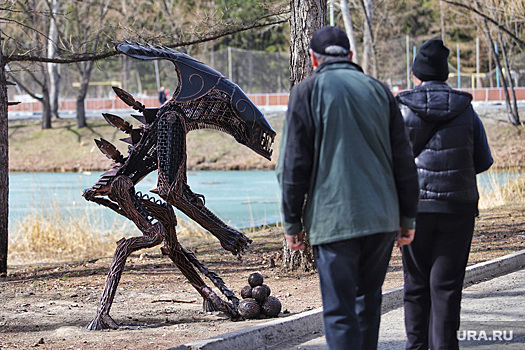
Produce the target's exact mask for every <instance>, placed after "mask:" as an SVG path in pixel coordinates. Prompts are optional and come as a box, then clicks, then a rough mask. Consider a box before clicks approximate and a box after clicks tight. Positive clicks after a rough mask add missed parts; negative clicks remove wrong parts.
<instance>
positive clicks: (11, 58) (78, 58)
mask: <svg viewBox="0 0 525 350" xmlns="http://www.w3.org/2000/svg"><path fill="white" fill-rule="evenodd" d="M263 18H264V17H263ZM287 21H288V18H284V19H276V20H273V21H269V22H264V23H258V20H257V21H255V22H254V23H252V24H250V25H244V24H241V25H239V26H232V28H229V29H226V30H223V31H218V32H215V33H211V34H207V35H205V36H203V37H201V38H197V39H195V40H190V41H180V42H177V43H171V44H165V45H162V46H166V47H169V48H177V47H181V46H189V45H195V44H200V43H204V42H207V41H212V40H216V39H218V38H221V37H224V36H227V35H232V34H235V33H239V32H243V31H246V30H250V29H255V28H262V27H267V26H271V25H275V24H281V23H285V22H287ZM118 54H120V53H119V52H117V51H114V50H113V51H107V52H103V53H100V54H95V53H86V54H78V55H75V56H74V57H70V58H48V57H44V56H31V55H6V56H5V57H4V58H5V61H6V62H7V63H9V62H19V61H25V62H46V63H64V64H67V63H78V62H86V61H97V60H101V59H105V58H109V57H112V56H115V55H118Z"/></svg>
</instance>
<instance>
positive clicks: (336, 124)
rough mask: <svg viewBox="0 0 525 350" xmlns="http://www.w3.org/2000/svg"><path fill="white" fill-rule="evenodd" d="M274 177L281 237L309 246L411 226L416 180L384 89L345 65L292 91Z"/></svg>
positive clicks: (330, 66)
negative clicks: (300, 237)
mask: <svg viewBox="0 0 525 350" xmlns="http://www.w3.org/2000/svg"><path fill="white" fill-rule="evenodd" d="M277 176H278V179H279V183H280V185H281V189H282V211H283V215H284V226H285V230H286V234H289V235H295V234H298V233H299V232H300V231H301V230H302V229H303V226H304V228H305V229H306V231H307V233H308V238H309V241H310V243H311V244H313V245H317V244H325V243H331V242H336V241H340V240H345V239H349V238H355V237H360V236H366V235H371V234H375V233H381V232H392V231H396V230H398V229H399V227H404V228H413V227H414V218H415V216H416V213H417V202H418V190H419V189H418V181H417V172H416V167H415V164H414V160H413V156H412V151H411V149H410V146H409V143H408V140H407V138H406V135H405V132H404V125H403V118H402V117H401V114H400V112H399V109H398V107H397V103H396V102H395V100H394V98H393V96H392V94H391V93H390V90H389V89H388V88H387V87H386V86H384V85H383V84H382V83H380V82H379V81H377V80H375V79H373V78H371V77H369V76H367V75H365V74H364V73H363V72H362V71H361V69H360V68H359V67H358V66H357V65H355V64H353V63H350V62H349V61H347V60H333V61H329V62H326V63H324V64H322V65H321V66H320V67H318V69H317V70H316V71H315V72H314V73H313V75H312V76H310V77H308V78H307V79H305V80H304V81H303V82H301V83H300V84H298V85H296V86H295V87H294V88H293V89H292V91H291V93H290V100H289V105H288V111H287V114H286V120H285V124H284V128H283V136H282V140H281V147H280V156H279V161H278V164H277Z"/></svg>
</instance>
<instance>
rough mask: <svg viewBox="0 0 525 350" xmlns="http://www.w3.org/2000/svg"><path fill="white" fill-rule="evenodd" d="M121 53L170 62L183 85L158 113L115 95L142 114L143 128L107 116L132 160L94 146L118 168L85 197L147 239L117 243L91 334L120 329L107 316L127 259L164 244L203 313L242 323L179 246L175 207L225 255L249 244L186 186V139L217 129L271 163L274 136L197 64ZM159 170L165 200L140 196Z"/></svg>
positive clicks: (127, 46)
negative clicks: (141, 183) (143, 184)
mask: <svg viewBox="0 0 525 350" xmlns="http://www.w3.org/2000/svg"><path fill="white" fill-rule="evenodd" d="M116 50H118V51H119V52H121V53H124V54H126V55H128V56H130V57H133V58H136V59H140V60H159V59H163V60H168V61H171V62H172V63H173V64H174V66H175V70H176V72H177V76H178V86H177V89H176V91H175V93H174V94H173V97H171V99H169V100H168V101H167V102H166V103H165V104H164V105H163V106H161V107H160V108H146V107H145V106H144V105H142V104H141V103H140V102H138V101H136V100H135V99H134V98H133V97H132V96H131V95H130V94H128V93H127V92H125V91H124V90H122V89H119V88H116V87H114V88H113V89H114V91H115V93H116V94H117V96H118V97H119V98H120V99H122V100H123V101H124V102H125V103H126V104H127V105H129V106H130V107H132V108H133V109H135V110H136V111H138V112H140V113H141V114H140V115H133V117H135V118H136V119H138V120H139V121H140V122H141V123H143V125H140V127H138V128H134V127H133V126H132V125H131V124H130V123H128V122H126V121H124V120H123V119H122V118H120V117H118V116H115V115H110V114H104V118H105V119H106V120H107V122H108V123H109V124H111V125H113V126H115V127H116V128H118V129H120V130H122V131H123V132H125V133H127V134H128V135H129V137H128V138H126V139H122V141H125V142H128V143H129V144H130V145H129V147H128V155H127V156H124V155H122V154H121V153H120V152H119V151H118V150H117V148H116V147H115V146H113V145H112V144H111V143H109V142H108V141H106V140H104V139H100V140H95V142H96V144H97V146H98V147H99V149H100V150H101V151H102V152H103V153H104V154H105V155H106V156H107V157H108V158H110V159H112V160H113V161H114V163H113V164H112V167H111V169H110V170H108V171H106V172H105V173H104V174H102V175H101V177H100V179H99V181H98V182H97V183H96V184H95V185H94V186H93V187H91V188H89V189H86V190H84V193H83V196H84V198H85V199H86V200H88V201H92V202H95V203H98V204H100V205H103V206H106V207H108V208H110V209H112V210H114V211H115V212H117V213H119V214H121V215H123V216H124V217H126V218H127V219H129V220H131V221H133V223H134V224H135V225H136V226H137V227H138V229H139V230H140V231H141V232H142V234H143V235H142V236H139V237H131V238H122V239H121V240H119V241H118V242H117V249H116V252H115V255H114V257H113V262H112V264H111V267H110V271H109V274H108V276H107V279H106V284H105V287H104V292H103V295H102V298H101V300H100V304H99V307H98V310H97V315H96V316H95V318H94V319H93V320H92V321H91V322H90V323H89V325H88V326H87V327H86V328H87V329H89V330H99V329H107V328H118V324H117V323H116V322H115V321H114V320H113V319H112V318H111V316H110V315H109V311H110V308H111V304H112V302H113V299H114V297H115V293H116V290H117V285H118V283H119V280H120V277H121V275H122V271H123V269H124V265H125V263H126V259H127V257H128V256H129V255H130V254H131V253H133V252H135V251H137V250H139V249H143V248H150V247H153V246H156V245H159V244H161V243H162V242H164V246H163V247H162V248H161V251H162V253H163V254H164V255H167V256H169V258H170V259H171V260H172V261H173V262H174V263H175V265H176V266H177V267H178V268H179V269H180V270H181V272H182V273H183V274H184V276H185V277H186V278H187V279H188V280H189V281H190V283H191V285H192V286H193V287H194V288H195V289H196V290H197V291H198V292H199V293H200V295H201V296H202V297H203V299H204V300H203V306H204V309H205V310H206V311H223V312H225V313H226V314H228V315H229V316H230V317H231V318H232V319H236V318H238V317H239V313H238V311H237V308H238V305H239V299H238V298H237V297H236V296H235V294H234V293H233V292H232V291H230V290H229V289H228V288H227V287H226V285H225V284H224V282H223V280H222V279H221V278H220V277H219V276H217V275H216V274H215V273H213V272H211V271H210V270H208V269H207V268H206V267H205V266H204V265H203V264H202V263H201V262H199V260H198V259H197V258H196V256H195V255H194V254H193V253H192V252H191V251H189V250H188V249H185V248H184V247H182V246H181V245H180V244H179V242H178V240H177V234H176V230H175V228H176V225H177V218H176V216H175V213H174V210H173V206H174V207H176V208H177V209H179V210H181V211H182V212H183V213H184V214H186V215H187V216H188V217H189V218H191V219H192V220H194V221H196V222H197V223H198V224H199V225H201V226H202V227H204V228H205V229H206V230H208V231H209V232H211V233H212V234H213V235H214V236H216V237H217V238H218V239H219V241H220V243H221V246H222V247H223V248H224V249H226V250H228V251H230V252H231V253H232V254H234V255H237V256H238V257H240V254H242V253H243V251H244V249H245V248H246V247H247V245H248V244H249V243H251V240H250V239H249V238H248V237H246V236H245V235H244V234H243V233H241V232H239V231H237V230H235V229H234V228H232V227H230V226H228V225H226V224H225V223H224V222H223V221H221V220H220V219H219V218H218V217H217V216H215V215H214V214H213V213H212V212H211V211H210V210H208V209H207V208H206V206H205V202H204V196H202V195H200V194H196V193H193V192H192V191H191V189H190V186H188V183H187V178H186V134H187V133H188V132H190V131H192V130H196V129H204V128H212V129H217V130H220V131H223V132H225V133H227V134H230V135H231V136H233V137H234V138H235V140H236V141H237V142H239V143H241V144H243V145H245V146H247V147H249V148H250V149H252V150H253V151H254V152H256V153H258V154H260V155H261V156H263V157H265V158H267V159H270V158H271V154H272V149H271V146H272V143H273V141H274V137H275V131H274V130H273V129H272V127H271V126H270V124H269V123H268V122H267V120H266V119H265V118H264V116H263V114H262V113H261V112H260V111H259V110H258V109H257V107H256V106H255V105H254V104H253V103H252V102H251V101H250V100H249V98H248V97H247V96H246V95H245V94H244V93H243V91H241V89H240V88H239V87H238V86H237V85H235V84H233V83H232V82H231V81H229V80H228V79H226V78H225V77H224V76H223V75H221V74H220V73H219V72H217V71H215V70H213V69H211V68H210V67H208V66H206V65H205V64H203V63H201V62H199V61H197V60H195V59H193V58H192V57H190V56H188V55H186V54H183V53H180V52H178V51H175V50H172V49H169V48H165V47H154V46H150V45H141V44H133V43H129V42H126V43H118V44H117V45H116ZM155 170H157V171H158V180H157V188H156V189H154V190H152V192H153V193H155V194H157V195H158V196H159V197H160V198H161V199H162V200H161V199H156V198H155V197H152V196H148V195H146V194H142V193H140V192H136V191H135V187H134V186H135V185H136V184H137V183H138V182H139V181H141V180H142V179H143V178H144V177H145V176H146V175H148V174H149V173H151V172H152V171H155ZM197 271H199V272H200V273H202V274H203V275H205V276H206V277H208V278H209V279H210V280H211V281H212V282H213V284H214V285H215V286H216V287H217V288H218V289H219V290H220V291H221V293H222V294H224V296H226V298H227V299H228V301H225V300H223V299H221V298H220V297H219V296H218V295H217V293H215V292H214V291H213V290H212V289H211V288H210V287H208V286H207V285H206V284H205V283H204V281H203V279H202V278H201V275H200V274H199V273H198V272H197Z"/></svg>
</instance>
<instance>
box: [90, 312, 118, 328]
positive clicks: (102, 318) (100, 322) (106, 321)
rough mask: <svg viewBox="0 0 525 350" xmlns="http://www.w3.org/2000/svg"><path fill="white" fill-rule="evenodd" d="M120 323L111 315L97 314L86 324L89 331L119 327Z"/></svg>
mask: <svg viewBox="0 0 525 350" xmlns="http://www.w3.org/2000/svg"><path fill="white" fill-rule="evenodd" d="M118 327H119V325H118V323H117V322H115V320H113V319H112V318H111V316H109V315H97V316H95V318H94V319H93V320H91V322H90V323H89V324H88V325H87V326H86V329H87V330H88V331H99V330H102V329H118Z"/></svg>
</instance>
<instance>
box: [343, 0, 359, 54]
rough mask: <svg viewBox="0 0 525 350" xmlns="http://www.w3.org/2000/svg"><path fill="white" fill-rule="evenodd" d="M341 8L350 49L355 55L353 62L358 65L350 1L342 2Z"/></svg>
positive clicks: (344, 0)
mask: <svg viewBox="0 0 525 350" xmlns="http://www.w3.org/2000/svg"><path fill="white" fill-rule="evenodd" d="M339 6H340V7H341V14H342V15H343V22H344V24H345V31H346V35H348V39H349V40H350V49H351V50H352V52H353V53H354V55H353V56H352V61H353V62H354V63H356V64H359V54H358V52H357V43H356V41H355V34H354V25H353V23H352V16H351V15H350V9H349V8H348V1H347V0H341V1H340V3H339Z"/></svg>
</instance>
